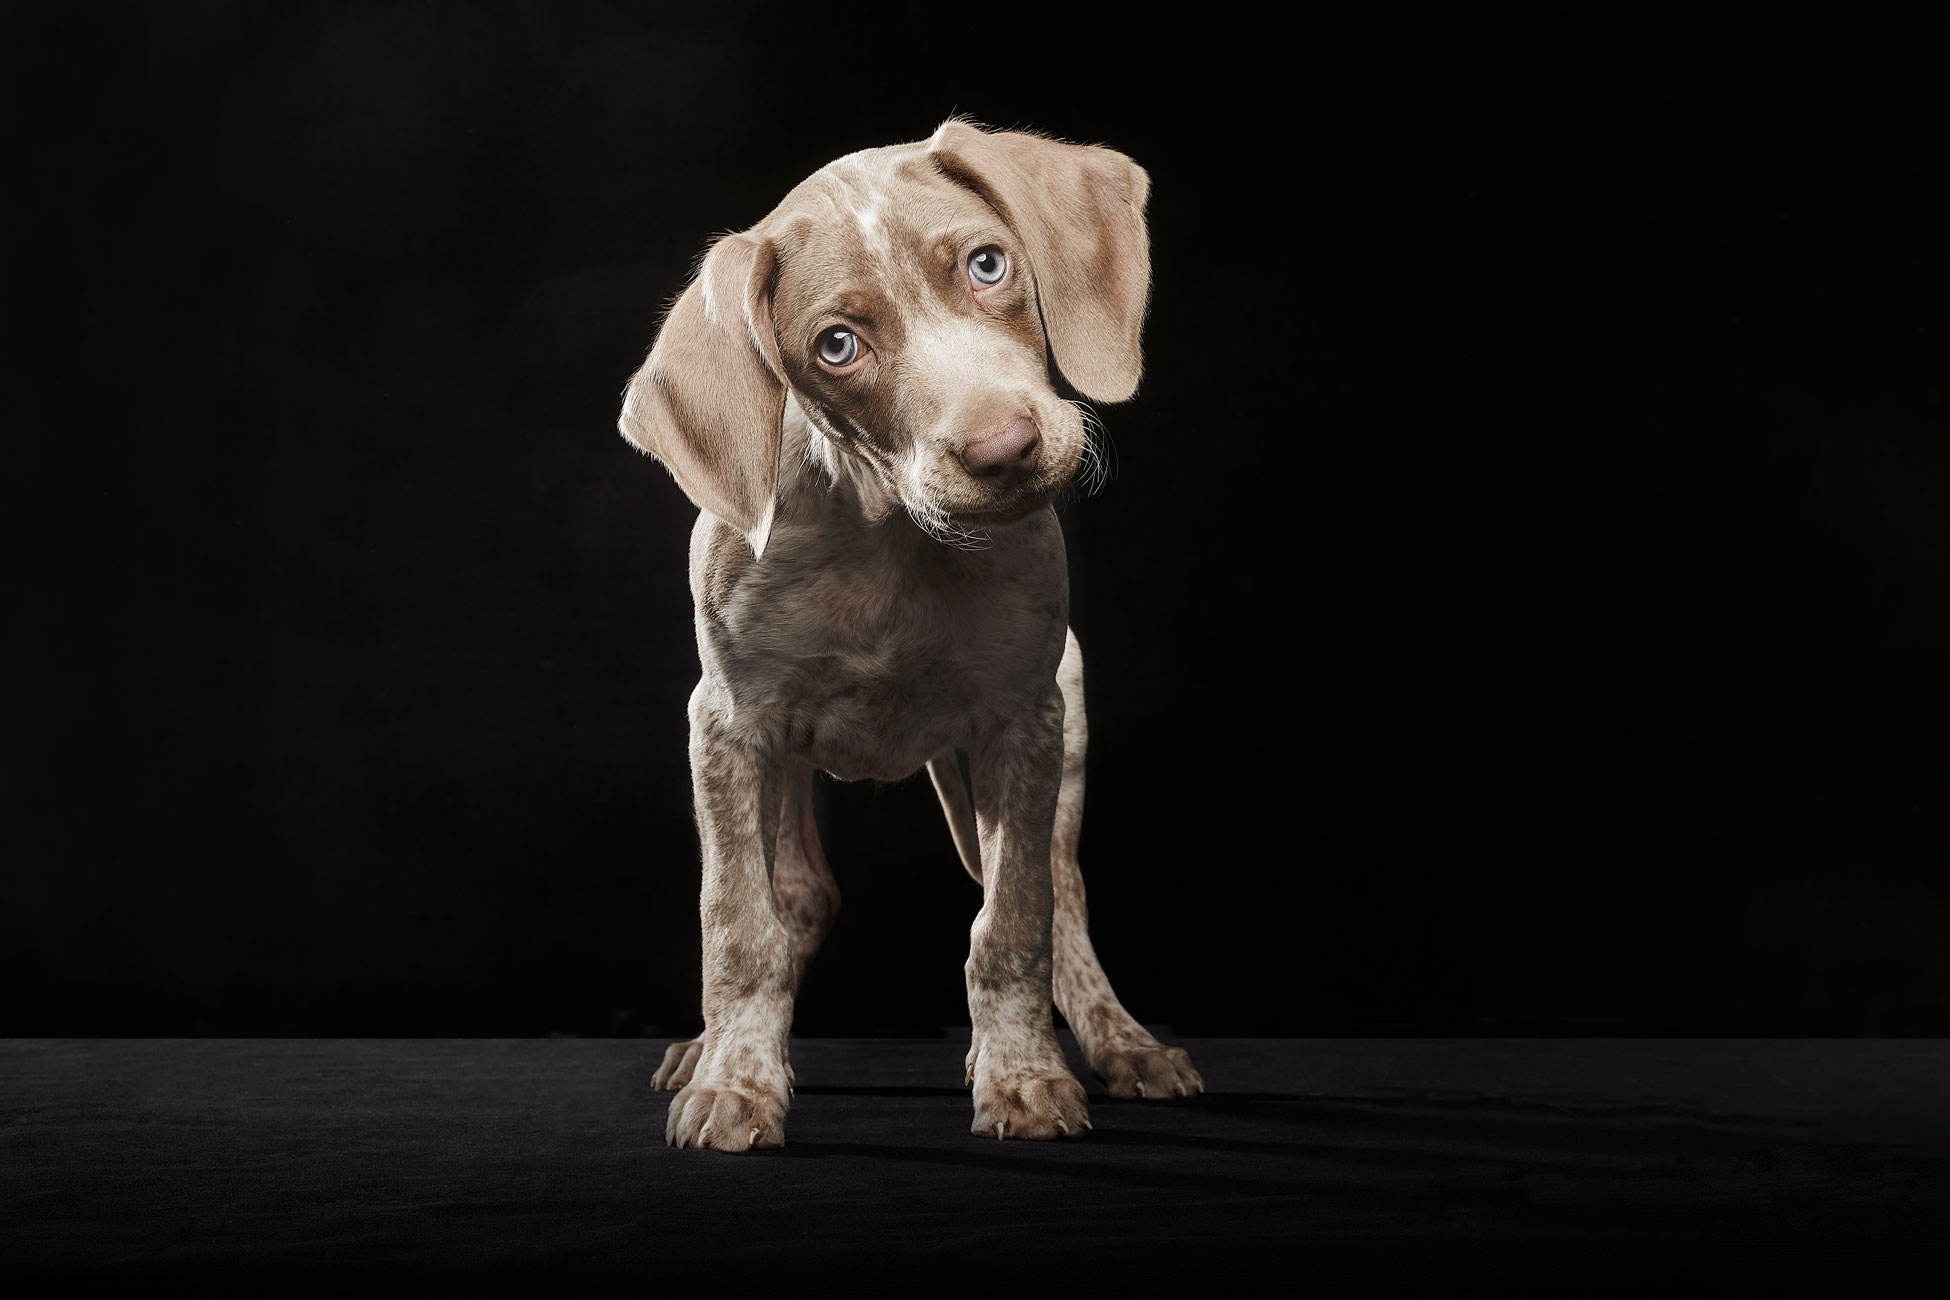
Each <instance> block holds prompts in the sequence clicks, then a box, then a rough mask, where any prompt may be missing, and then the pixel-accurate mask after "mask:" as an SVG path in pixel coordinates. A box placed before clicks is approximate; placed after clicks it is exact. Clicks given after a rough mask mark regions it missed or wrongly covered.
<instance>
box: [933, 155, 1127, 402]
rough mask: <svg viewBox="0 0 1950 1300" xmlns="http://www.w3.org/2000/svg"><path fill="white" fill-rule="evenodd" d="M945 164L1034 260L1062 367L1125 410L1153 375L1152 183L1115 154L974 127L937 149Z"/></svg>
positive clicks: (938, 160)
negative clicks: (1147, 205) (1147, 213)
mask: <svg viewBox="0 0 1950 1300" xmlns="http://www.w3.org/2000/svg"><path fill="white" fill-rule="evenodd" d="M928 151H929V153H930V154H932V155H933V157H934V161H935V164H936V166H938V167H940V168H941V170H942V172H943V173H944V174H946V175H947V176H949V177H950V178H951V179H953V180H955V181H957V182H959V183H961V184H963V185H966V186H967V187H968V188H970V189H972V190H974V191H975V192H976V193H977V194H980V195H981V196H982V197H983V198H984V199H986V200H987V201H988V203H989V206H991V207H993V208H994V209H995V210H996V212H997V214H998V215H1000V216H1001V218H1002V219H1003V220H1004V221H1005V222H1007V223H1008V225H1009V229H1011V230H1013V231H1014V232H1015V233H1016V237H1017V238H1018V239H1020V240H1022V242H1023V244H1024V245H1025V247H1026V248H1027V249H1028V252H1029V261H1030V266H1031V270H1032V272H1033V274H1034V277H1035V282H1036V294H1037V299H1038V301H1039V302H1040V304H1041V306H1042V309H1043V322H1044V325H1045V326H1046V328H1047V329H1048V331H1049V345H1050V351H1051V353H1053V354H1054V355H1055V357H1056V364H1057V367H1058V368H1059V369H1060V370H1062V372H1063V375H1064V377H1065V378H1066V379H1068V380H1069V381H1070V382H1071V383H1072V384H1075V385H1076V386H1077V389H1078V390H1079V391H1081V392H1082V393H1083V394H1084V396H1086V397H1091V398H1096V399H1097V400H1099V401H1105V402H1121V401H1123V400H1124V399H1125V398H1127V397H1129V396H1130V395H1131V394H1132V393H1134V392H1136V391H1137V385H1138V376H1139V374H1140V372H1141V371H1142V370H1143V368H1144V354H1143V351H1142V348H1141V345H1140V342H1139V334H1140V332H1141V331H1142V330H1143V328H1144V308H1145V302H1146V299H1147V297H1148V296H1149V294H1150V291H1151V240H1150V236H1149V235H1148V234H1147V233H1146V231H1145V227H1144V202H1145V199H1146V198H1147V197H1148V196H1149V195H1150V192H1151V178H1150V177H1149V176H1148V175H1146V174H1145V170H1144V168H1142V167H1140V166H1138V165H1137V164H1136V163H1134V162H1132V161H1131V160H1130V159H1129V158H1126V157H1125V156H1124V155H1123V154H1121V153H1118V152H1117V151H1115V150H1113V149H1104V148H1101V147H1098V146H1096V145H1076V144H1064V143H1062V142H1061V141H1058V140H1049V139H1045V138H1044V137H1042V136H1039V135H1025V134H1022V133H1020V132H1015V131H1001V132H994V133H991V132H987V131H983V130H981V129H980V128H978V127H975V126H972V125H970V124H969V123H967V122H962V121H957V120H950V121H947V122H943V123H942V124H941V129H940V130H938V131H936V132H935V133H934V138H933V139H932V140H930V141H929V142H928Z"/></svg>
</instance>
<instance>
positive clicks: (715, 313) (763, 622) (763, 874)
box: [620, 120, 1204, 1151]
mask: <svg viewBox="0 0 1950 1300" xmlns="http://www.w3.org/2000/svg"><path fill="white" fill-rule="evenodd" d="M1149 186H1150V180H1149V177H1148V176H1147V175H1146V174H1145V172H1144V170H1143V169H1142V168H1141V167H1139V166H1137V164H1135V163H1133V162H1132V161H1131V160H1130V159H1129V158H1126V157H1125V156H1124V155H1122V154H1119V153H1115V152H1113V151H1111V150H1109V149H1103V148H1096V147H1092V146H1080V145H1072V144H1064V143H1060V142H1058V141H1055V140H1050V139H1045V138H1043V137H1041V136H1037V135H1028V134H1020V133H989V132H986V131H983V130H981V129H980V128H978V127H976V126H974V125H971V124H969V123H966V122H962V121H959V120H951V121H949V122H947V123H944V124H943V125H942V127H941V128H940V129H939V130H938V131H936V132H935V133H934V135H933V136H932V137H931V138H930V139H928V140H926V141H925V142H922V143H918V144H906V145H896V146H893V147H891V148H883V149H869V150H865V151H863V152H860V153H855V154H850V155H848V156H847V157H844V158H841V159H839V160H838V161H837V162H834V163H832V164H830V165H828V166H826V167H824V168H822V169H821V170H819V171H818V172H816V173H814V174H813V175H812V176H811V177H810V178H808V179H807V180H805V181H804V182H803V183H801V184H800V185H799V186H797V187H796V188H795V189H793V190H792V191H791V193H789V194H787V195H786V197H785V199H784V201H783V202H781V203H780V204H779V205H778V207H776V208H775V209H773V210H772V212H771V213H770V215H768V216H767V217H765V219H764V220H762V221H760V222H759V223H758V224H757V225H755V226H753V227H752V228H751V229H749V230H746V231H743V232H741V233H738V234H732V235H727V236H725V237H724V238H722V239H720V240H718V241H717V243H715V244H714V245H713V246H712V247H711V249H710V252H709V253H708V254H707V255H706V257H705V258H704V260H703V262H702V264H701V265H700V266H699V268H698V271H697V275H696V277H695V278H694V279H693V281H692V282H691V284H690V286H689V287H688V288H686V289H685V290H684V292H683V294H682V296H681V297H679V298H678V299H677V301H676V303H675V305H674V306H673V307H672V308H671V310H670V312H669V314H668V316H667V317H666V318H665V320H664V322H663V325H662V328H661V329H660V330H659V332H658V334H657V339H656V344H655V346H654V347H653V348H652V349H651V352H650V356H649V359H648V360H647V361H645V363H644V365H643V367H642V368H641V369H640V370H639V371H638V372H637V373H636V375H635V377H634V378H632V379H631V381H630V384H629V387H628V389H627V391H626V392H625V394H624V402H623V414H622V419H621V422H620V423H621V428H622V432H623V435H624V437H626V438H627V439H629V441H630V442H632V443H633V444H635V445H636V446H637V447H639V448H641V449H643V450H644V451H647V452H649V453H650V454H651V455H652V456H654V457H656V458H657V459H658V460H659V461H661V462H662V463H663V464H664V466H665V467H666V468H667V469H668V470H669V471H670V472H671V474H672V475H673V476H674V477H675V478H676V480H677V482H678V485H679V486H681V487H682V488H683V489H684V491H685V493H686V494H687V495H688V496H689V497H690V499H691V500H692V501H693V502H694V503H695V504H696V505H697V506H698V507H700V510H701V513H700V514H699V516H698V521H697V526H696V528H695V529H694V530H693V531H692V533H691V556H690V578H691V593H692V596H693V598H694V600H695V603H696V628H697V647H698V657H699V659H700V660H701V662H702V665H703V677H702V679H701V680H700V681H699V683H698V686H697V690H696V691H695V693H693V694H692V696H691V701H690V735H691V740H690V746H691V747H690V754H691V775H692V785H693V793H694V796H695V800H696V810H697V823H698V832H699V837H700V839H701V840H702V844H703V856H704V882H703V891H702V898H701V901H700V907H699V910H700V913H701V916H702V921H703V928H704V1032H703V1035H702V1036H701V1037H700V1038H698V1039H696V1040H694V1041H692V1042H688V1043H679V1044H676V1045H675V1046H673V1047H672V1048H671V1049H670V1051H669V1054H668V1055H667V1056H666V1058H665V1060H664V1063H663V1066H662V1068H661V1069H659V1070H658V1071H657V1074H656V1076H655V1078H654V1084H655V1086H657V1087H659V1088H665V1089H680V1090H681V1091H679V1092H678V1093H677V1096H676V1097H675V1098H674V1099H673V1100H672V1102H671V1105H670V1110H669V1114H668V1117H667V1120H666V1123H665V1136H666V1138H667V1139H668V1140H669V1141H670V1142H671V1143H672V1144H673V1145H676V1146H680V1147H685V1146H694V1147H708V1148H711V1149H713V1150H719V1151H743V1150H746V1149H748V1148H751V1147H775V1146H779V1145H780V1144H782V1143H783V1141H784V1140H785V1114H786V1107H787V1099H788V1097H789V1095H790V1091H791V1083H792V1071H791V1067H790V1065H789V1064H788V1063H787V1058H786V1036H787V1032H788V1030H789V1028H790V1026H791V1023H792V1003H793V997H794V994H795V992H796V990H797V988H798V983H799V978H800V975H801V974H802V972H803V971H804V970H805V966H806V963H807V961H808V960H810V959H811V957H812V955H813V953H814V951H815V950H816V949H817V947H818V945H819V942H820V940H821V938H822V937H823V936H824V935H825V933H826V931H827V929H828V927H830V926H831V924H832V921H833V917H834V915H835V913H836V912H837V910H838V908H839V891H838V888H837V887H836V886H835V885H834V883H833V877H832V874H831V873H830V871H829V870H828V869H827V865H826V860H825V856H824V853H823V852H822V850H821V848H820V844H819V837H818V834H817V832H816V830H815V829H814V825H813V817H812V809H811V802H810V791H811V781H812V776H813V772H814V769H819V770H821V771H825V772H828V773H830V774H832V775H833V776H836V777H838V778H840V779H842V780H848V781H857V780H867V779H872V780H881V781H891V780H897V779H900V778H902V777H906V776H908V775H910V774H911V773H913V772H915V771H918V770H919V769H920V768H921V767H923V766H925V767H927V769H928V771H929V773H930V774H931V776H932V777H933V780H934V784H935V788H936V791H937V793H938V794H939V795H940V798H941V803H942V807H943V809H944V810H945V812H946V814H947V818H948V822H949V826H950V829H951V830H952V832H953V835H954V839H955V844H956V847H957V849H958V850H959V852H960V855H961V859H962V863H963V865H964V866H965V867H966V868H967V870H968V872H969V874H971V875H972V876H974V877H975V879H976V880H977V881H978V882H980V884H981V886H982V891H983V903H982V908H981V911H980V912H979V914H978V915H977V916H976V918H975V924H974V927H973V932H972V935H971V941H970V945H969V955H968V962H967V967H966V973H967V983H968V1010H969V1017H970V1020H971V1023H972V1025H973V1034H972V1041H971V1045H970V1048H969V1052H968V1058H967V1067H966V1078H965V1080H964V1082H966V1083H969V1084H972V1085H973V1088H974V1104H975V1117H974V1124H973V1131H974V1132H975V1133H977V1134H980V1135H983V1136H991V1137H996V1138H1007V1137H1017V1138H1053V1137H1058V1136H1064V1135H1077V1134H1080V1133H1082V1132H1084V1131H1085V1130H1087V1129H1088V1128H1089V1127H1090V1119H1089V1110H1088V1107H1087V1106H1086V1104H1085V1099H1084V1090H1083V1088H1082V1086H1081V1085H1079V1084H1078V1083H1077V1081H1076V1079H1075V1077H1074V1076H1072V1075H1071V1073H1070V1071H1069V1069H1068V1067H1067V1066H1066V1065H1065V1064H1064V1060H1063V1055H1062V1052H1061V1050H1060V1049H1059V1047H1058V1045H1057V1041H1056V1036H1055V1031H1054V1028H1053V1025H1052V1022H1051V1016H1050V1003H1051V999H1052V997H1053V998H1054V1000H1055V1003H1056V1006H1057V1007H1058V1008H1059V1009H1060V1010H1061V1011H1062V1012H1063V1016H1064V1018H1065V1020H1066V1021H1067V1022H1068V1023H1069V1024H1070V1026H1071V1027H1072V1029H1073V1030H1074V1031H1075V1032H1076V1035H1077V1038H1078V1040H1079V1042H1080V1043H1081V1045H1082V1047H1083V1050H1084V1053H1085V1056H1086V1058H1087V1059H1088V1061H1089V1063H1090V1066H1091V1069H1092V1070H1093V1071H1095V1072H1096V1073H1097V1075H1099V1076H1100V1077H1101V1078H1102V1079H1103V1081H1104V1082H1105V1084H1106V1086H1107V1087H1108V1088H1109V1091H1110V1093H1111V1094H1112V1095H1113V1096H1130V1097H1148V1098H1163V1097H1177V1096H1187V1095H1190V1094H1193V1093H1197V1092H1199V1091H1202V1089H1203V1086H1204V1085H1203V1082H1202V1081H1201V1079H1200V1078H1199V1075H1198V1072H1197V1071H1196V1070H1194V1069H1193V1068H1192V1065H1191V1061H1190V1060H1189V1058H1188V1057H1187V1056H1186V1055H1185V1053H1184V1052H1183V1051H1182V1050H1180V1049H1178V1048H1175V1047H1167V1046H1165V1045H1163V1044H1161V1043H1159V1042H1158V1041H1157V1039H1155V1038H1153V1037H1152V1036H1151V1035H1150V1034H1149V1033H1147V1032H1146V1031H1145V1030H1144V1028H1143V1027H1142V1026H1140V1025H1139V1024H1138V1023H1137V1022H1136V1021H1135V1020H1134V1019H1132V1017H1131V1015H1130V1013H1129V1012H1127V1011H1126V1010H1125V1009H1124V1007H1123V1005H1122V1004H1121V1003H1119V1002H1118V1000H1117V997H1116V995H1115V994H1114V993H1113V992H1112V991H1111V987H1110V982H1109V981H1108V980H1107V979H1106V978H1105V976H1104V972H1103V969H1102V968H1101V967H1100V966H1099V965H1098V962H1097V957H1096V953H1095V951H1094V950H1093V949H1092V947H1091V944H1090V937H1089V932H1088V928H1087V922H1086V917H1085V909H1084V891H1083V878H1082V876H1081V874H1080V872H1079V870H1078V867H1077V830H1078V824H1079V822H1080V820H1081V818H1082V813H1083V761H1084V747H1085V735H1086V732H1085V725H1084V708H1083V658H1082V654H1081V652H1080V651H1079V650H1078V648H1077V642H1076V638H1075V637H1074V636H1072V635H1071V634H1070V632H1069V627H1068V621H1069V613H1068V610H1069V579H1068V573H1067V569H1066V565H1065V559H1064V551H1063V538H1062V534H1061V532H1060V531H1059V530H1058V526H1057V521H1056V516H1055V513H1054V512H1053V510H1052V509H1051V506H1050V502H1051V499H1052V497H1053V496H1054V494H1055V493H1056V492H1057V490H1058V489H1059V488H1061V487H1062V486H1063V485H1064V484H1066V483H1068V482H1070V481H1071V480H1072V479H1073V478H1075V477H1076V476H1077V475H1078V473H1079V471H1080V470H1082V469H1084V467H1086V466H1089V465H1094V464H1097V463H1099V462H1097V461H1095V459H1094V454H1093V451H1092V448H1091V446H1090V442H1089V439H1088V436H1087V432H1086V428H1085V423H1086V414H1085V411H1084V409H1083V408H1082V407H1081V405H1080V404H1073V403H1071V402H1069V401H1067V400H1065V399H1064V398H1062V397H1059V396H1058V395H1057V393H1056V392H1055V390H1054V388H1053V387H1052V385H1051V374H1050V366H1051V363H1052V361H1053V362H1054V364H1055V365H1056V366H1057V367H1058V368H1060V370H1061V371H1062V373H1063V374H1064V376H1066V377H1067V378H1068V379H1069V381H1070V382H1071V384H1073V385H1074V386H1075V387H1076V388H1077V389H1078V390H1079V391H1081V392H1082V393H1084V394H1085V395H1086V396H1088V397H1091V398H1094V399H1097V400H1100V401H1122V400H1124V399H1125V398H1128V397H1129V396H1131V394H1132V392H1133V391H1134V390H1135V389H1136V387H1137V383H1138V374H1139V369H1140V365H1141V358H1140V352H1139V333H1140V329H1141V327H1142V325H1143V321H1144V313H1145V304H1146V298H1147V294H1148V291H1149V286H1150V275H1151V264H1150V251H1149V243H1148V236H1147V234H1146V230H1145V224H1144V206H1145V199H1146V195H1147V192H1148V190H1149Z"/></svg>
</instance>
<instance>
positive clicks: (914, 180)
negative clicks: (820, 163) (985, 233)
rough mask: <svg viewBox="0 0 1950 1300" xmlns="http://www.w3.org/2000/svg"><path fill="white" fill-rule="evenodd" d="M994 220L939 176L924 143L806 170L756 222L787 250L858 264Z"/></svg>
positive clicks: (873, 151) (989, 211)
mask: <svg viewBox="0 0 1950 1300" xmlns="http://www.w3.org/2000/svg"><path fill="white" fill-rule="evenodd" d="M995 220H996V217H995V213H994V211H993V210H992V209H991V208H990V207H989V206H988V205H987V204H986V203H984V202H983V201H982V200H981V199H980V198H978V197H977V196H976V195H975V194H974V193H972V192H971V191H969V190H968V189H966V188H964V187H963V186H961V185H958V184H956V183H955V182H954V181H952V180H950V179H948V178H947V177H946V176H944V175H943V174H942V173H941V171H940V170H939V169H938V168H937V167H936V166H935V165H934V160H933V158H932V156H931V155H930V154H929V152H928V150H927V147H926V146H925V145H895V146H892V147H888V148H882V149H865V150H862V151H860V152H859V153H853V154H848V155H847V156H846V157H844V158H840V159H837V160H835V161H833V162H831V163H828V164H827V165H826V166H824V167H822V168H820V169H819V170H818V171H816V172H814V173H813V174H812V175H811V176H809V177H807V178H806V179H805V180H804V181H801V182H800V183H799V184H798V185H797V186H795V187H794V188H793V190H792V191H791V193H789V194H787V195H786V197H785V198H784V199H783V200H782V201H781V202H780V203H779V206H778V207H776V208H774V209H773V210H772V212H771V214H770V215H769V216H767V217H766V219H765V220H764V221H763V222H761V223H759V226H758V228H757V229H758V231H759V232H761V233H763V234H765V235H766V236H767V237H769V238H771V239H772V240H773V241H774V242H776V243H777V244H779V245H780V247H781V248H782V249H783V250H784V251H785V253H786V255H787V260H792V258H793V256H794V255H795V254H796V255H800V256H806V255H810V256H813V257H817V258H819V259H820V260H823V261H825V260H830V261H835V262H841V263H847V264H853V265H858V264H860V263H861V262H863V261H871V260H874V259H876V258H885V257H887V256H888V255H889V254H891V253H892V252H893V250H894V247H895V245H896V244H897V243H903V242H904V243H906V244H907V245H908V246H910V247H912V246H916V245H920V244H925V243H927V242H929V241H931V240H932V239H933V238H934V237H937V236H940V235H944V234H947V233H949V232H951V231H954V230H955V229H957V228H958V227H965V226H967V225H968V224H969V223H970V222H990V223H993V222H994V221H995Z"/></svg>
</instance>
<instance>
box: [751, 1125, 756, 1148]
mask: <svg viewBox="0 0 1950 1300" xmlns="http://www.w3.org/2000/svg"><path fill="white" fill-rule="evenodd" d="M751 1142H752V1145H753V1146H757V1145H758V1130H757V1129H753V1130H752V1137H751Z"/></svg>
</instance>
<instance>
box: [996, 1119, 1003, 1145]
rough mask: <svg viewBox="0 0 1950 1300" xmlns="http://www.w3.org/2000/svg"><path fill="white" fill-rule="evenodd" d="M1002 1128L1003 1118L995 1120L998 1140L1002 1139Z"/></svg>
mask: <svg viewBox="0 0 1950 1300" xmlns="http://www.w3.org/2000/svg"><path fill="white" fill-rule="evenodd" d="M1002 1128H1003V1124H1002V1121H1001V1120H997V1121H995V1140H996V1141H998V1142H1000V1141H1001V1140H1002Z"/></svg>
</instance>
